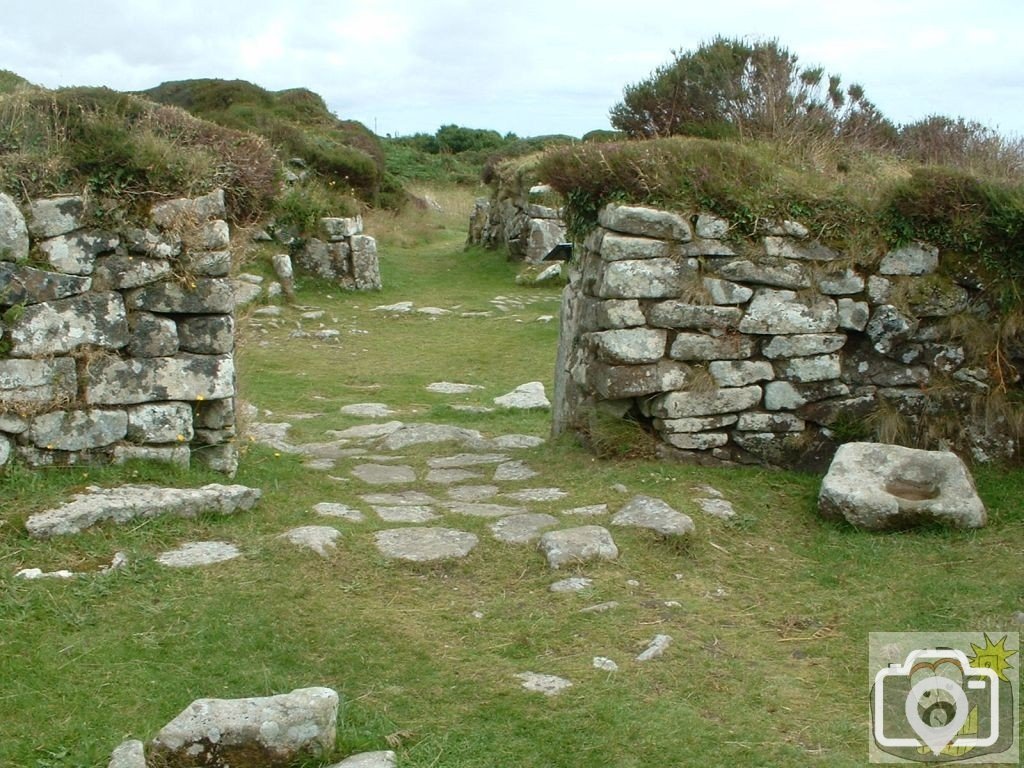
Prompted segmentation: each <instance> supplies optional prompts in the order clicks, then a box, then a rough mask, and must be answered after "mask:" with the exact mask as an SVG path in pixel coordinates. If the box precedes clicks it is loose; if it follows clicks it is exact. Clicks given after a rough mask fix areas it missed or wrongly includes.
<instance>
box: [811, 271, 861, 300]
mask: <svg viewBox="0 0 1024 768" xmlns="http://www.w3.org/2000/svg"><path fill="white" fill-rule="evenodd" d="M818 290H819V291H821V292H822V293H825V294H828V295H829V296H845V295H850V294H854V293H860V292H861V291H863V290H864V278H863V277H861V276H860V275H858V274H857V273H856V272H854V271H853V270H852V269H846V270H844V271H843V272H841V273H838V274H830V275H826V276H825V277H822V278H820V279H819V280H818Z"/></svg>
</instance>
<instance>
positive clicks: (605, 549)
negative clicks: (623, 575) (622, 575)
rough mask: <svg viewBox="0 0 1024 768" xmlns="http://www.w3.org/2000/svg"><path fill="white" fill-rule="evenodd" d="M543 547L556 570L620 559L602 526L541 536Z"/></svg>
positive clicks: (548, 533)
mask: <svg viewBox="0 0 1024 768" xmlns="http://www.w3.org/2000/svg"><path fill="white" fill-rule="evenodd" d="M539 548H540V551H541V552H543V553H544V556H545V557H546V558H547V561H548V565H549V566H550V567H551V568H554V569H558V568H561V567H562V566H565V565H575V564H581V563H586V562H590V561H592V560H614V559H615V558H617V557H618V556H619V549H618V547H616V546H615V542H614V541H613V540H612V535H611V534H610V533H609V532H608V529H606V528H602V527H601V526H599V525H584V526H580V527H579V528H567V529H565V530H561V531H548V532H547V533H545V534H544V535H542V536H541V537H540V544H539Z"/></svg>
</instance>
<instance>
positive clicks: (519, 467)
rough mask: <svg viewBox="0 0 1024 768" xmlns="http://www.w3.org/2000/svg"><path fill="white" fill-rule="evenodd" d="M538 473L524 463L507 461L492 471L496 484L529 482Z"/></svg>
mask: <svg viewBox="0 0 1024 768" xmlns="http://www.w3.org/2000/svg"><path fill="white" fill-rule="evenodd" d="M538 474H539V473H538V472H536V471H534V470H533V469H530V467H528V466H527V465H526V462H524V461H507V462H505V463H504V464H499V465H498V466H497V467H496V468H495V470H494V479H495V480H496V481H498V482H503V481H509V480H529V479H530V478H533V477H536V476H537V475H538Z"/></svg>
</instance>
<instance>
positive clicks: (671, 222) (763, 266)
mask: <svg viewBox="0 0 1024 768" xmlns="http://www.w3.org/2000/svg"><path fill="white" fill-rule="evenodd" d="M730 230H731V225H730V223H729V222H728V221H725V220H723V219H721V218H717V217H714V216H710V215H707V214H702V215H697V216H693V217H686V216H681V215H678V214H676V213H671V212H666V211H657V210H653V209H649V208H641V207H631V206H614V205H613V206H609V207H607V208H605V209H604V210H603V211H602V212H601V214H600V226H599V227H598V228H597V229H596V230H594V232H593V233H592V234H591V235H590V236H589V238H588V239H587V241H586V243H585V245H584V248H583V249H582V256H581V259H580V261H579V263H578V264H577V265H576V266H575V268H574V270H573V274H572V276H571V280H570V284H569V285H568V286H567V287H566V289H565V293H564V296H563V303H562V318H561V338H560V344H559V352H558V362H557V366H556V383H555V403H554V414H555V415H554V431H555V432H556V433H559V432H564V431H567V430H568V431H576V432H579V433H581V434H583V435H584V436H586V435H588V434H591V433H592V432H593V430H594V429H595V428H599V427H597V426H595V425H596V424H597V422H598V421H599V420H600V417H599V415H598V414H600V413H602V412H603V413H605V414H610V415H611V416H612V417H613V418H618V417H623V418H630V419H633V420H635V421H637V422H639V423H641V424H643V425H644V426H646V427H647V428H648V429H649V430H650V431H651V432H652V433H654V434H655V435H656V436H657V438H658V443H659V450H660V452H661V453H662V454H664V455H672V456H679V457H683V458H689V459H694V460H698V461H701V462H706V463H734V462H758V463H765V464H770V465H779V466H796V467H805V468H811V469H819V468H822V467H825V466H827V464H828V461H829V460H830V458H831V456H832V454H833V453H834V452H835V450H836V448H837V446H838V443H839V442H840V441H841V440H843V439H844V435H845V434H846V433H848V432H850V431H851V430H852V429H860V428H863V427H865V425H871V424H873V423H876V422H877V418H878V416H879V414H881V413H888V414H889V415H890V416H892V417H893V418H895V419H897V420H901V423H903V424H905V425H909V428H911V429H912V430H916V431H917V433H918V434H920V433H921V432H922V430H921V429H919V428H920V427H921V426H922V424H923V423H924V420H926V419H928V418H932V419H933V420H934V421H935V422H936V423H938V422H940V421H941V420H942V419H947V420H948V419H951V418H952V419H959V420H962V422H961V423H962V428H961V427H959V426H958V427H957V429H955V430H954V432H955V433H956V438H957V445H956V446H955V447H958V448H962V449H964V450H965V451H970V452H971V453H973V456H974V458H976V459H979V460H986V459H990V458H994V457H1006V456H1012V455H1013V454H1014V453H1015V452H1016V451H1017V449H1018V446H1017V444H1016V441H1015V439H1014V438H1013V437H1012V434H1011V433H1010V431H1009V430H1008V429H1004V428H1003V427H1005V426H1006V425H1005V423H1002V424H1001V423H1000V422H999V421H998V420H994V421H993V420H989V421H983V420H980V419H976V418H975V417H974V416H972V410H971V404H972V403H976V402H978V399H977V398H978V396H982V397H984V395H985V393H986V392H987V391H988V388H989V386H990V382H989V380H988V373H987V371H986V370H985V369H984V368H980V367H976V366H975V367H972V366H971V365H970V364H969V362H968V361H969V358H970V355H969V354H968V352H969V351H968V350H966V349H965V347H964V344H963V343H962V342H960V341H957V340H955V339H954V338H953V337H952V336H951V333H950V330H949V328H950V325H949V323H948V322H947V320H948V318H949V317H951V316H953V315H958V314H961V313H967V314H970V313H974V314H975V315H976V316H977V315H978V314H979V313H980V314H981V315H984V313H985V312H986V310H987V307H986V305H985V304H984V303H983V302H981V301H979V300H978V295H977V294H978V292H977V290H976V289H977V288H979V286H978V285H977V284H976V283H974V282H972V280H973V278H971V277H970V276H960V277H957V276H955V275H950V274H947V273H946V272H944V271H942V270H940V269H939V267H940V254H939V252H938V251H937V250H936V249H935V248H932V247H929V246H928V245H926V244H923V243H915V244H913V245H910V246H908V247H906V248H901V249H898V250H893V251H890V252H889V253H887V254H885V256H884V258H882V259H881V262H880V263H879V264H878V265H877V267H874V268H872V269H866V268H863V267H854V266H853V265H852V260H850V259H848V258H846V257H844V255H843V254H841V253H837V252H835V251H833V250H831V249H829V248H827V247H825V246H824V245H822V244H821V243H820V242H818V241H816V240H814V239H813V238H812V237H811V236H810V234H809V233H808V231H807V229H806V228H805V227H803V226H802V225H801V224H799V223H797V222H790V221H786V222H782V223H780V224H778V225H777V226H774V227H772V228H770V229H768V230H767V231H766V232H765V233H764V234H763V235H762V236H760V237H759V238H757V239H756V240H750V239H749V238H730V237H729V235H730ZM1017 362H1018V363H1019V362H1020V361H1017ZM1018 386H1019V385H1018ZM937 393H941V396H939V394H937ZM595 419H597V421H595ZM949 434H950V430H946V433H945V437H947V438H948V437H949Z"/></svg>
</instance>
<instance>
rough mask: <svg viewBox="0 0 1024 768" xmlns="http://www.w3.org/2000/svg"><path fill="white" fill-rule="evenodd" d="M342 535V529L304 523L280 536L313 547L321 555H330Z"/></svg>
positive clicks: (301, 545) (294, 542)
mask: <svg viewBox="0 0 1024 768" xmlns="http://www.w3.org/2000/svg"><path fill="white" fill-rule="evenodd" d="M340 536H341V531H339V530H338V529H337V528H332V527H331V526H329V525H303V526H301V527H299V528H292V529H291V530H290V531H285V532H284V533H282V534H281V535H280V536H278V538H279V539H286V540H287V541H290V542H291V543H292V544H294V545H295V546H297V547H305V548H306V549H311V550H313V551H314V552H316V553H317V554H318V555H320V556H321V557H329V556H330V554H331V550H334V549H335V548H336V547H337V544H336V542H337V540H338V538H339V537H340Z"/></svg>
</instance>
